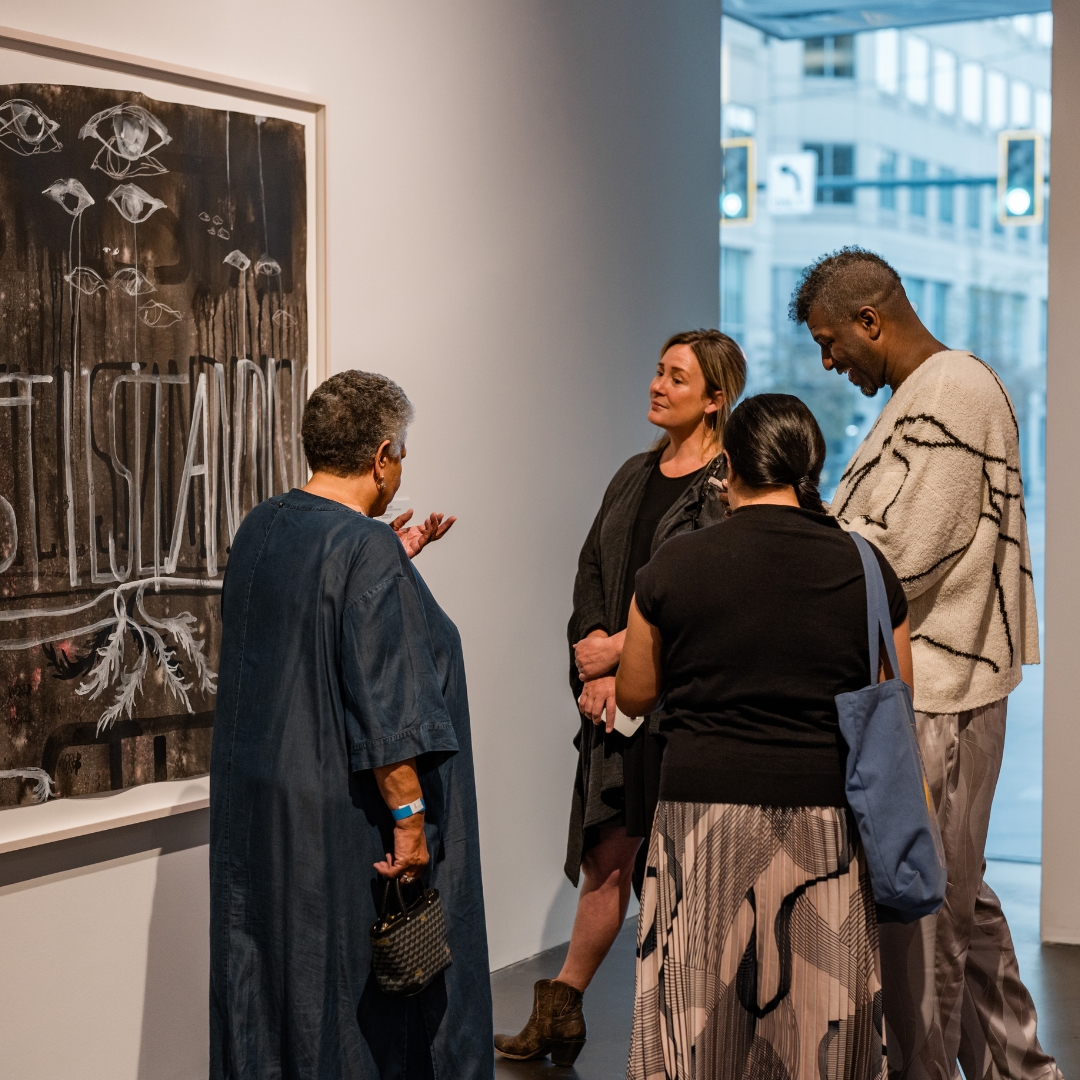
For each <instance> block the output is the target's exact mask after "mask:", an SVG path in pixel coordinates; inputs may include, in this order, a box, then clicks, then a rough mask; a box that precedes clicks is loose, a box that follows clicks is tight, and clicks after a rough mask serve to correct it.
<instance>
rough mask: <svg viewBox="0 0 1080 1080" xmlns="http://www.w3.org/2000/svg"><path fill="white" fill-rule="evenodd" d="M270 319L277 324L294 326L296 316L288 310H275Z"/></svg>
mask: <svg viewBox="0 0 1080 1080" xmlns="http://www.w3.org/2000/svg"><path fill="white" fill-rule="evenodd" d="M270 321H271V322H272V323H273V324H274V325H275V326H281V327H285V326H292V325H294V324H295V322H296V317H295V316H293V315H290V314H289V313H288V312H287V311H275V312H274V314H273V315H271V316H270Z"/></svg>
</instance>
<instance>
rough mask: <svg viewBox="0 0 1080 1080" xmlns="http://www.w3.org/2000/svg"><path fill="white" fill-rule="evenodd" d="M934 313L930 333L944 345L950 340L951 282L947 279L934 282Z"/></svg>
mask: <svg viewBox="0 0 1080 1080" xmlns="http://www.w3.org/2000/svg"><path fill="white" fill-rule="evenodd" d="M932 315H933V323H932V325H931V326H930V333H931V334H933V335H934V337H936V338H937V339H938V341H940V342H941V343H942V344H943V345H947V344H948V340H949V331H948V319H949V283H948V282H947V281H935V282H934V310H933V312H932Z"/></svg>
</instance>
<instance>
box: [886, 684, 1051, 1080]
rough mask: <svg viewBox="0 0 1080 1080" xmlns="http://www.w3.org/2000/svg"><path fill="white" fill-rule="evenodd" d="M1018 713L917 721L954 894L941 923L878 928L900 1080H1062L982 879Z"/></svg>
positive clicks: (893, 1078) (992, 708)
mask: <svg viewBox="0 0 1080 1080" xmlns="http://www.w3.org/2000/svg"><path fill="white" fill-rule="evenodd" d="M1007 704H1008V698H1002V699H1001V700H1000V701H995V702H994V703H993V704H992V705H986V706H984V707H983V708H981V709H973V710H972V711H970V712H963V713H916V714H915V719H916V723H917V725H918V732H919V746H920V748H921V750H922V756H923V764H924V765H925V768H926V775H927V780H928V781H929V783H930V789H931V791H932V792H933V796H934V804H935V806H936V807H937V814H938V824H939V825H940V827H941V837H942V840H943V841H944V844H945V859H946V863H947V865H948V868H949V886H948V890H947V892H946V896H945V905H944V907H943V908H942V909H941V911H939V912H938V914H937V915H931V916H930V917H929V918H926V919H920V920H919V921H918V922H915V923H912V924H911V925H910V926H902V925H899V924H896V923H890V924H885V925H882V926H881V927H879V932H880V941H881V967H882V989H883V998H884V1008H885V1026H886V1040H885V1041H886V1045H887V1047H888V1057H889V1076H890V1080H959V1076H960V1073H959V1071H958V1069H957V1062H958V1061H959V1064H960V1066H961V1067H962V1068H963V1070H964V1076H965V1077H967V1080H1062V1077H1061V1073H1060V1072H1059V1070H1058V1067H1057V1065H1056V1064H1055V1063H1054V1059H1053V1058H1051V1057H1050V1056H1049V1055H1047V1054H1045V1053H1044V1052H1043V1049H1042V1047H1041V1046H1040V1045H1039V1039H1038V1035H1037V1034H1036V1017H1035V1006H1034V1004H1033V1002H1032V1000H1031V995H1030V994H1029V993H1028V992H1027V989H1026V988H1025V987H1024V984H1023V983H1022V982H1021V981H1020V971H1019V968H1018V967H1017V965H1016V955H1015V953H1014V951H1013V943H1012V937H1011V935H1010V934H1009V927H1008V924H1007V923H1006V921H1005V916H1004V914H1002V911H1001V903H1000V902H999V901H998V898H997V896H995V895H994V891H993V889H991V888H990V886H989V885H987V884H986V882H985V881H984V880H983V873H984V871H985V869H986V860H985V859H984V857H983V849H984V847H985V845H986V830H987V827H988V826H989V824H990V805H991V803H992V802H993V799H994V788H995V787H996V786H997V779H998V771H999V770H1000V768H1001V756H1002V751H1003V750H1004V747H1005V711H1006V706H1007Z"/></svg>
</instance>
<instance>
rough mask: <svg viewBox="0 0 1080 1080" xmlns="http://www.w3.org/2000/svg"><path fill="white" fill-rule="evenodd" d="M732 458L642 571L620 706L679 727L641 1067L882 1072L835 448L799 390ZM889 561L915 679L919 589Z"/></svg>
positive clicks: (666, 729)
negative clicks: (847, 696) (847, 733)
mask: <svg viewBox="0 0 1080 1080" xmlns="http://www.w3.org/2000/svg"><path fill="white" fill-rule="evenodd" d="M723 454H724V457H725V460H726V463H727V478H726V480H725V481H724V483H725V485H726V488H727V496H728V503H729V508H730V514H729V517H728V520H727V521H726V522H725V523H724V524H723V525H722V526H720V527H717V528H710V529H703V530H701V531H700V532H695V533H687V534H685V535H681V536H675V537H672V539H670V540H669V541H668V542H667V543H665V544H664V546H663V547H661V548H660V549H659V550H658V551H657V552H656V554H655V555H654V556H653V558H652V560H651V561H650V562H649V563H648V565H647V566H645V567H644V568H643V569H641V570H640V571H639V572H638V575H637V579H636V592H635V595H634V599H633V601H632V603H631V605H630V615H629V623H628V626H627V632H626V639H625V642H624V644H623V652H622V662H621V664H620V666H619V671H618V675H617V678H616V687H615V694H616V700H617V703H618V706H619V708H620V709H621V710H622V711H623V712H625V713H627V714H628V715H641V714H642V713H646V712H649V711H650V710H652V709H654V708H657V706H659V717H660V730H661V732H662V733H663V734H664V735H665V736H666V739H667V747H666V750H665V752H664V758H663V766H662V771H661V776H660V803H659V806H658V807H657V811H656V818H655V822H654V824H653V831H652V836H651V839H650V844H649V852H648V862H647V870H646V876H645V888H644V892H643V895H642V899H641V914H640V916H639V922H638V959H637V991H636V998H635V1005H634V1029H633V1035H632V1039H631V1046H630V1064H629V1068H628V1071H627V1076H628V1077H629V1078H630V1080H653V1078H654V1077H660V1076H680V1077H681V1076H691V1075H693V1076H707V1077H714V1076H765V1075H770V1076H771V1075H777V1076H779V1075H784V1076H814V1077H818V1076H820V1077H823V1078H826V1080H884V1077H885V1076H886V1065H885V1061H884V1059H883V1047H882V1020H881V1015H882V1013H881V978H880V973H879V963H878V938H877V923H876V913H875V906H874V899H873V894H872V893H871V890H870V881H869V876H868V873H867V870H866V866H865V863H864V861H863V853H862V848H861V845H860V843H859V836H858V831H857V829H856V827H855V823H854V821H853V820H852V819H851V817H850V813H849V810H848V807H847V802H846V799H845V794H844V762H845V757H846V753H847V748H846V746H845V744H844V742H843V739H842V738H841V736H840V730H839V723H838V718H837V710H836V702H835V698H836V695H837V694H842V693H846V692H848V691H853V690H859V689H861V688H863V687H865V686H866V685H867V684H868V683H870V682H871V672H870V659H869V650H868V647H867V644H868V643H867V634H866V628H867V619H866V589H865V585H864V578H863V570H862V561H861V559H860V557H859V552H858V549H857V548H856V546H855V543H854V541H853V540H852V539H851V537H849V536H848V535H847V534H846V533H845V532H844V531H843V530H842V529H841V528H840V526H839V524H838V523H837V522H836V520H835V519H834V518H832V517H830V516H829V515H828V514H827V513H826V512H825V507H824V506H823V505H822V502H821V498H820V496H819V495H818V489H817V485H818V480H819V478H820V476H821V467H822V465H823V464H824V461H825V440H824V439H823V438H822V435H821V430H820V428H819V427H818V424H817V421H816V420H815V419H814V416H813V414H812V413H811V412H810V410H809V409H808V408H807V407H806V405H804V404H803V402H801V401H800V400H799V399H798V398H796V397H792V396H790V395H788V394H761V395H759V396H757V397H752V398H748V399H747V400H746V401H744V402H743V403H742V404H741V405H739V406H738V408H736V409H735V410H734V412H732V414H731V417H730V419H729V420H728V423H727V426H726V427H725V430H724V449H723ZM875 552H876V549H875ZM876 554H877V557H878V562H879V563H880V565H881V570H882V575H883V577H884V579H885V587H886V591H887V593H888V596H889V607H890V610H891V614H892V622H893V627H894V631H893V635H894V639H895V642H896V650H897V656H898V660H899V666H900V671H899V673H898V674H899V676H900V677H901V678H903V679H904V680H905V681H906V682H907V683H908V684H909V685H910V684H911V644H910V640H909V635H908V623H907V601H906V600H905V598H904V592H903V589H902V588H901V586H900V583H899V581H898V580H897V577H896V574H895V573H894V572H893V570H892V568H891V567H890V566H889V564H888V562H887V561H886V560H885V558H884V556H882V555H881V554H880V552H876ZM889 674H890V675H892V673H889ZM874 676H875V677H878V673H877V672H875V673H874ZM657 1063H659V1066H658V1064H657Z"/></svg>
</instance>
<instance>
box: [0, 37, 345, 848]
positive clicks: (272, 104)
mask: <svg viewBox="0 0 1080 1080" xmlns="http://www.w3.org/2000/svg"><path fill="white" fill-rule="evenodd" d="M5 53H21V54H25V55H27V56H30V57H40V58H42V59H45V60H50V61H59V62H60V63H61V64H63V65H67V66H69V67H70V68H71V72H70V75H71V76H72V78H70V79H68V78H56V77H55V76H53V75H51V74H50V75H46V76H44V77H42V78H36V77H28V78H7V77H4V78H3V79H0V81H2V82H4V83H8V82H40V83H59V84H60V85H72V86H94V85H98V86H100V88H102V89H130V90H131V91H132V92H139V93H144V94H147V96H150V97H154V96H157V97H162V98H164V99H165V100H168V101H172V102H175V103H176V104H190V105H196V106H199V107H203V108H216V109H223V108H230V107H231V105H230V104H229V103H228V101H222V100H220V99H229V101H232V102H242V103H244V106H245V110H244V111H251V112H255V111H258V114H260V115H267V116H275V117H280V118H282V119H286V120H292V121H294V122H299V123H303V124H304V126H305V146H306V148H307V150H308V152H309V155H310V156H309V159H308V163H307V181H308V183H307V199H308V211H309V212H308V215H307V217H308V220H307V239H308V245H307V248H308V252H307V254H308V266H307V269H308V315H309V318H308V326H309V357H310V358H313V360H314V363H312V362H311V360H310V359H309V362H308V373H309V374H308V391H309V392H310V391H311V389H313V388H314V387H315V386H317V385H318V384H319V383H320V382H322V381H323V380H324V379H325V378H326V377H327V375H328V374H329V371H328V366H327V365H328V329H329V322H328V305H327V250H326V247H327V235H328V230H327V213H326V204H327V198H326V113H327V103H326V101H325V99H323V98H320V97H318V96H316V95H313V94H309V93H301V92H298V91H293V90H288V89H284V88H281V87H276V86H270V85H266V84H262V83H256V82H251V81H248V80H244V79H235V78H231V77H229V76H225V75H218V74H215V73H213V72H207V71H202V70H199V69H196V68H188V67H183V66H180V65H176V64H169V63H165V62H161V61H156V60H151V59H148V58H145V57H140V56H135V55H132V54H129V53H121V52H116V51H114V50H111V49H101V48H98V47H96V46H91V45H83V44H79V43H77V42H72V41H67V40H64V39H61V38H53V37H47V36H45V35H41V34H31V33H28V32H25V31H22V30H16V29H13V28H11V27H3V26H0V61H2V58H3V56H4V54H5ZM78 69H83V70H84V72H85V71H87V70H89V71H90V72H95V71H96V72H102V73H106V72H107V73H110V74H111V75H118V76H122V77H126V79H127V80H136V81H137V83H139V84H142V85H133V84H131V83H130V82H123V81H121V82H119V83H116V85H109V84H110V83H111V82H115V80H113V79H111V78H110V79H106V78H103V77H102V76H98V79H97V81H95V80H92V79H90V80H88V79H87V78H86V77H84V78H83V79H78V78H77V77H76V76H77V72H78ZM65 74H67V73H65ZM146 84H151V85H146ZM153 84H156V86H157V87H158V88H160V89H157V90H155V86H154V85H153ZM177 90H179V91H180V93H179V94H178V93H177ZM170 91H171V92H170ZM185 91H186V93H185ZM208 98H217V99H218V100H208ZM259 106H262V108H259ZM236 111H240V110H236ZM289 114H292V115H289ZM312 181H313V182H312ZM208 805H209V777H208V776H206V775H205V774H203V775H201V776H192V777H183V778H181V779H177V780H167V781H157V782H154V783H147V784H139V785H136V786H134V787H130V788H124V789H123V790H121V791H115V792H101V793H95V794H93V795H83V796H74V797H69V798H66V799H57V800H50V801H49V802H47V803H42V804H38V805H32V806H13V807H7V808H4V809H0V856H2V855H3V854H5V853H6V852H9V851H17V850H21V849H23V848H27V847H34V846H38V845H41V844H50V843H56V842H58V841H61V840H65V839H69V838H71V837H74V836H83V835H88V834H90V833H95V832H101V831H104V830H106V829H115V828H121V827H123V826H126V825H131V824H134V823H136V822H139V821H149V820H153V819H155V818H160V817H169V816H173V815H175V814H180V813H186V812H189V811H192V810H202V809H205V808H206V807H207V806H208Z"/></svg>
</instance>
